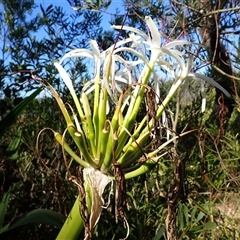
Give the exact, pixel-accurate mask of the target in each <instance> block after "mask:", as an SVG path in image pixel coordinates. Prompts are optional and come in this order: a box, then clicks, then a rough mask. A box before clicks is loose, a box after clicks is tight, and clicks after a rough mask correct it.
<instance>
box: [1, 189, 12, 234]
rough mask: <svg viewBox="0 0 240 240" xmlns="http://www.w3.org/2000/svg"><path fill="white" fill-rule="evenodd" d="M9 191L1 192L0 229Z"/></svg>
mask: <svg viewBox="0 0 240 240" xmlns="http://www.w3.org/2000/svg"><path fill="white" fill-rule="evenodd" d="M9 192H10V191H8V192H6V193H4V194H3V197H2V200H1V202H0V230H1V228H2V224H3V220H4V217H5V214H6V210H7V206H8V199H9Z"/></svg>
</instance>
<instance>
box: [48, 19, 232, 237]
mask: <svg viewBox="0 0 240 240" xmlns="http://www.w3.org/2000/svg"><path fill="white" fill-rule="evenodd" d="M145 21H146V25H147V28H148V31H149V33H148V34H145V33H144V32H142V31H140V30H138V29H136V28H132V27H127V26H113V28H115V29H118V30H127V31H129V32H130V34H129V38H127V39H124V40H120V41H118V42H117V43H115V44H114V45H113V46H111V47H110V48H108V49H107V50H105V51H102V52H101V51H100V50H99V48H98V45H97V43H96V41H94V40H91V41H90V46H91V48H92V50H88V49H75V50H72V51H70V52H69V53H67V54H66V55H65V56H64V57H63V58H62V59H61V60H60V62H55V63H54V65H55V67H56V68H57V70H58V71H59V74H60V76H61V78H62V79H63V81H64V83H65V84H66V86H67V88H68V89H69V91H70V94H71V96H72V98H73V101H74V104H75V107H74V109H75V111H74V110H73V107H72V106H69V105H65V104H64V103H63V101H62V99H61V98H60V96H59V95H58V93H57V92H56V91H55V90H54V88H53V87H52V86H51V85H49V84H48V87H49V88H50V90H51V92H52V93H53V95H54V97H55V98H56V100H57V102H58V105H59V107H60V109H61V111H62V113H63V116H64V118H65V120H66V124H67V126H66V130H65V131H64V133H63V134H60V133H58V132H55V131H53V130H52V131H53V133H54V135H55V138H56V140H57V141H58V142H59V143H60V144H61V146H62V148H63V150H64V153H68V154H69V155H70V156H71V157H72V158H73V159H74V160H76V162H77V163H79V165H80V166H81V169H83V170H81V173H82V174H79V176H78V177H71V180H72V181H73V182H74V183H75V184H77V186H78V190H79V193H78V198H77V199H76V201H75V204H74V206H73V208H72V210H71V212H70V214H69V216H68V218H67V220H66V222H65V223H64V225H63V227H62V229H61V231H60V232H59V235H58V237H57V239H76V238H77V237H78V236H79V234H80V233H81V231H82V229H83V228H85V239H90V238H91V236H92V233H93V229H94V226H95V225H96V224H97V222H98V220H99V218H100V215H101V212H102V209H103V208H104V200H103V197H102V195H103V192H104V189H105V187H106V185H107V184H109V183H112V187H114V188H115V191H116V192H115V194H116V196H115V205H116V209H115V214H116V220H117V219H118V217H121V218H123V219H124V221H125V223H127V221H126V219H125V216H124V212H123V207H124V202H125V201H124V191H125V187H124V184H125V180H128V179H130V178H133V177H137V176H139V175H141V174H144V173H146V172H148V171H149V170H151V169H152V168H153V167H154V166H155V165H156V164H157V163H158V161H160V160H161V158H162V157H163V156H164V154H165V153H166V146H167V145H168V144H170V143H171V142H173V141H175V140H176V139H177V138H178V137H179V136H180V135H177V134H171V131H170V130H169V128H168V126H167V121H166V112H167V111H168V110H167V106H168V104H169V102H170V100H171V99H172V98H173V97H174V96H175V94H176V92H177V91H178V89H179V88H180V87H182V86H183V87H184V86H185V85H184V84H185V83H186V82H187V81H189V80H192V79H196V80H199V82H200V83H201V84H202V82H203V80H204V81H206V82H208V83H210V84H212V85H214V86H215V87H217V88H219V89H220V90H221V91H223V93H225V94H226V95H229V94H228V93H227V92H226V91H225V90H224V89H223V88H222V87H221V86H220V85H219V84H218V83H216V82H215V81H213V80H212V79H210V78H208V77H206V76H204V75H201V74H199V73H193V72H191V69H192V67H193V59H192V56H187V55H186V53H185V52H184V51H183V50H182V51H180V50H179V49H183V48H181V47H182V46H183V45H184V46H187V45H191V44H192V43H191V42H188V41H184V40H176V41H172V42H169V43H167V44H165V45H164V46H163V45H161V34H160V32H159V30H158V28H157V26H156V25H155V24H154V22H153V20H152V19H151V18H150V17H146V18H145ZM126 53H127V54H128V56H134V57H133V58H131V59H134V60H132V61H130V60H126V59H125V58H124V56H126ZM129 54H130V55H129ZM78 57H79V58H83V57H84V58H90V59H92V60H93V61H94V68H95V74H94V77H93V79H92V80H91V81H89V82H87V83H86V84H85V85H84V87H83V89H82V91H81V97H80V99H79V97H78V96H77V93H76V89H74V86H73V82H72V80H71V78H70V76H69V74H68V73H67V70H66V69H65V68H64V67H63V64H64V61H65V60H66V59H69V58H78ZM128 59H129V58H128ZM136 69H137V70H136ZM163 73H166V74H167V75H168V76H169V78H170V79H171V80H172V85H171V88H170V90H169V92H168V93H167V94H166V96H164V97H162V96H161V98H160V79H161V78H162V76H163ZM90 96H91V98H93V103H92V104H90V101H89V100H90ZM160 99H161V101H160ZM144 101H145V105H146V116H144V117H143V118H142V119H140V120H139V122H137V116H138V113H139V112H140V108H141V106H142V103H144ZM68 109H69V110H68ZM109 109H111V111H109ZM75 112H76V113H75ZM109 112H111V114H110V113H109ZM67 132H68V133H69V134H70V136H71V138H72V139H73V141H74V143H75V144H76V146H77V149H78V152H76V151H73V150H72V148H71V147H70V145H68V143H67V141H66V139H65V134H66V133H67ZM164 150H165V152H164ZM64 155H65V154H64ZM64 158H65V157H64ZM79 171H80V170H79ZM110 186H111V185H110ZM110 188H111V187H110ZM110 188H108V189H110ZM109 192H110V190H109ZM125 225H127V224H125Z"/></svg>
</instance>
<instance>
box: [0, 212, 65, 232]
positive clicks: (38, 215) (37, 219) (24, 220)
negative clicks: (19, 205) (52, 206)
mask: <svg viewBox="0 0 240 240" xmlns="http://www.w3.org/2000/svg"><path fill="white" fill-rule="evenodd" d="M65 220H66V217H65V216H64V215H62V214H60V213H57V212H54V211H51V210H47V209H36V210H33V211H31V212H29V213H27V214H24V215H23V216H21V217H17V218H15V219H14V220H13V221H12V222H11V223H9V224H7V225H6V226H4V227H3V228H2V229H0V234H1V233H3V232H7V231H10V230H12V229H14V228H17V227H21V226H24V225H27V224H33V223H38V224H48V225H52V226H56V227H58V228H61V227H62V225H63V223H64V221H65Z"/></svg>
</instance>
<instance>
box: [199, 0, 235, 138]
mask: <svg viewBox="0 0 240 240" xmlns="http://www.w3.org/2000/svg"><path fill="white" fill-rule="evenodd" d="M226 3H227V1H224V0H223V1H220V0H217V1H216V3H215V4H212V3H211V1H209V0H201V1H199V4H200V8H201V9H204V10H205V11H207V12H205V13H208V12H211V11H214V10H218V9H222V8H224V5H226ZM219 21H220V13H216V14H213V15H208V16H206V17H204V18H203V21H202V24H201V26H200V28H199V32H200V35H201V38H202V41H203V44H204V45H205V47H206V49H207V51H208V55H209V59H210V61H211V64H212V66H216V67H217V68H219V69H220V70H221V71H223V72H224V73H226V74H228V75H233V71H232V67H231V60H230V57H229V54H228V52H227V50H226V48H225V46H224V45H223V44H222V43H221V41H220V29H219V27H218V26H219ZM212 73H213V77H214V79H215V80H216V81H217V82H218V83H219V84H220V85H221V86H222V87H224V88H225V89H226V90H227V91H228V92H229V93H230V94H231V95H232V96H234V93H235V91H234V80H233V79H232V78H230V77H228V76H226V75H223V74H221V73H220V72H219V71H218V70H217V69H216V68H214V67H213V68H212ZM233 105H234V99H233V98H232V97H231V98H229V97H227V96H225V95H224V94H223V93H222V92H221V91H220V90H219V89H217V88H216V96H215V100H214V106H213V110H212V114H211V116H210V119H209V121H210V122H211V123H216V124H217V125H218V127H219V137H221V136H223V135H224V131H225V129H226V127H227V122H228V119H229V118H230V117H231V114H232V112H233V108H234V106H233Z"/></svg>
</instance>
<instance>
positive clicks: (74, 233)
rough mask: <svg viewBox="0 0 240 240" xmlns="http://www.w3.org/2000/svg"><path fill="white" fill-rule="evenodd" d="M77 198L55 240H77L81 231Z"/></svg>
mask: <svg viewBox="0 0 240 240" xmlns="http://www.w3.org/2000/svg"><path fill="white" fill-rule="evenodd" d="M79 211H80V202H79V196H78V197H77V199H76V201H75V203H74V205H73V207H72V210H71V212H70V213H69V215H68V218H67V219H66V221H65V223H64V225H63V226H62V228H61V230H60V232H59V234H58V236H57V238H56V240H75V239H76V240H77V239H79V235H80V233H81V232H82V230H83V226H84V223H83V220H82V218H81V215H80V212H79Z"/></svg>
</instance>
